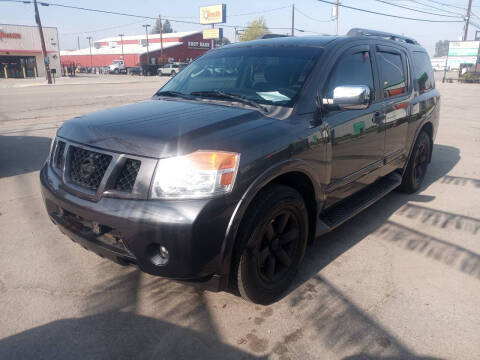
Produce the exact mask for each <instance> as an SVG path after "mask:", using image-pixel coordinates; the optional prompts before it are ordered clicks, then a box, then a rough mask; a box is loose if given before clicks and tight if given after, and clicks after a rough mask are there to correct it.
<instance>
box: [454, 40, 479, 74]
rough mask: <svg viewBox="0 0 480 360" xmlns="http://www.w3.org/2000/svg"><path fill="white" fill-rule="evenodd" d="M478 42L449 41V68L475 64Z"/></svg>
mask: <svg viewBox="0 0 480 360" xmlns="http://www.w3.org/2000/svg"><path fill="white" fill-rule="evenodd" d="M479 47H480V41H451V42H450V44H449V47H448V63H447V66H449V67H451V68H458V67H459V66H460V64H472V65H473V64H475V63H476V62H477V57H478V54H479V53H478V50H479Z"/></svg>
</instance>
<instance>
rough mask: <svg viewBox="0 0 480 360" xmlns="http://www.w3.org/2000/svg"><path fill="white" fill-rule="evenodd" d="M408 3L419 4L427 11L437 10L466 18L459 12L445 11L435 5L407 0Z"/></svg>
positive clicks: (416, 0)
mask: <svg viewBox="0 0 480 360" xmlns="http://www.w3.org/2000/svg"><path fill="white" fill-rule="evenodd" d="M407 1H410V2H413V3H415V4H418V5H421V6H424V7H426V8H427V9H435V10H438V11H443V12H444V13H448V14H456V15H458V16H464V15H465V14H463V13H459V12H458V11H451V10H445V9H442V8H439V7H435V6H433V5H430V4H425V3H422V2H420V1H418V0H407Z"/></svg>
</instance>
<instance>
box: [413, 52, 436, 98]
mask: <svg viewBox="0 0 480 360" xmlns="http://www.w3.org/2000/svg"><path fill="white" fill-rule="evenodd" d="M413 62H414V65H415V81H416V82H417V86H418V92H419V93H420V94H423V93H424V92H425V91H428V90H430V89H433V88H434V87H435V83H434V78H433V70H432V64H431V63H430V58H429V57H428V55H427V54H426V53H424V52H420V51H414V52H413Z"/></svg>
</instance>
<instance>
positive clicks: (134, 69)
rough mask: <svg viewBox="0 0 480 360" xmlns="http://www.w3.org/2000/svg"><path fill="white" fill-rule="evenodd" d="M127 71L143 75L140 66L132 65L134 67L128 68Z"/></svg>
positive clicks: (131, 73)
mask: <svg viewBox="0 0 480 360" xmlns="http://www.w3.org/2000/svg"><path fill="white" fill-rule="evenodd" d="M128 73H129V74H130V75H143V71H142V68H141V67H140V66H134V67H131V68H128Z"/></svg>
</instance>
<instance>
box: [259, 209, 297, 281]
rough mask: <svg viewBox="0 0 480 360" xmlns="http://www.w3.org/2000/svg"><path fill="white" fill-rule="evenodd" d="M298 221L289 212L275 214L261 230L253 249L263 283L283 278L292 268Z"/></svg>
mask: <svg viewBox="0 0 480 360" xmlns="http://www.w3.org/2000/svg"><path fill="white" fill-rule="evenodd" d="M298 227H299V225H298V221H297V220H296V218H295V216H294V214H293V213H292V212H291V211H290V210H284V211H282V212H280V213H279V214H276V215H275V216H274V218H272V219H271V220H270V222H269V223H267V224H266V226H265V228H264V229H263V235H262V239H261V241H259V242H258V246H257V248H256V249H255V250H256V251H255V254H256V257H257V267H258V273H259V275H260V276H261V277H262V279H263V280H264V281H265V282H267V283H268V282H270V283H274V282H275V281H278V280H279V279H281V278H283V276H285V274H286V273H287V272H288V269H289V268H290V266H292V257H293V256H294V252H295V248H296V246H297V244H298V242H299V241H300V230H299V228H298Z"/></svg>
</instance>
